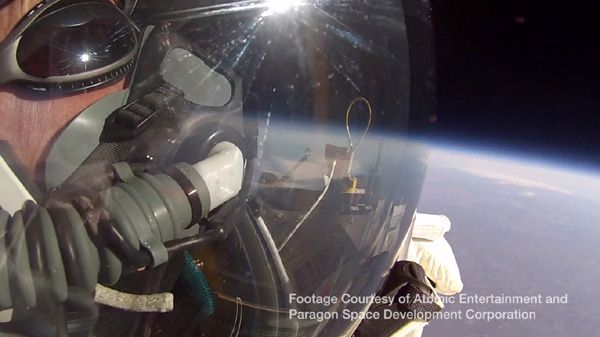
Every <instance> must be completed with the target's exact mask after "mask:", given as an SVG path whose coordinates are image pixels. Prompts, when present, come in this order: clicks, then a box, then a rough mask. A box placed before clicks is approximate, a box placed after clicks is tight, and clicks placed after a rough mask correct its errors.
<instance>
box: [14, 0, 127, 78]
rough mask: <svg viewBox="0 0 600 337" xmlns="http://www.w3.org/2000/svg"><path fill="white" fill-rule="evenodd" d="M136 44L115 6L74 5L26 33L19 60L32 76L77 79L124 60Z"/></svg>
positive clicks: (53, 14)
mask: <svg viewBox="0 0 600 337" xmlns="http://www.w3.org/2000/svg"><path fill="white" fill-rule="evenodd" d="M75 19H76V20H75ZM135 43H136V42H135V36H134V32H133V30H132V26H131V24H130V23H129V22H128V21H127V20H126V19H125V18H124V17H123V16H122V14H121V13H120V12H119V11H118V10H117V9H116V8H114V7H112V6H111V5H109V4H99V3H91V4H90V3H86V4H85V5H80V6H77V5H71V6H68V7H64V8H62V9H59V10H57V11H55V12H53V13H51V14H48V15H46V16H43V17H42V18H41V19H40V20H38V21H36V22H35V23H34V24H33V25H32V26H31V27H30V28H29V29H28V30H26V31H25V33H24V34H23V36H22V37H21V40H20V43H19V47H18V50H17V60H18V62H19V65H20V66H21V68H22V70H23V71H24V72H25V73H27V74H29V75H33V76H37V77H49V76H66V75H74V74H80V73H83V72H88V71H93V70H97V69H100V68H102V67H105V66H109V65H111V64H114V63H116V62H118V61H120V60H122V59H123V58H124V57H126V56H127V55H128V54H130V53H131V52H132V51H133V50H134V49H135Z"/></svg>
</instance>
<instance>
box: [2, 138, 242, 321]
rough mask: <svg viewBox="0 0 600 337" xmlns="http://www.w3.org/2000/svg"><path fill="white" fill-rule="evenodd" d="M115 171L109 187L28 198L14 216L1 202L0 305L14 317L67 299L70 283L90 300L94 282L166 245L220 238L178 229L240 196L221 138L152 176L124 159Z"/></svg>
mask: <svg viewBox="0 0 600 337" xmlns="http://www.w3.org/2000/svg"><path fill="white" fill-rule="evenodd" d="M132 166H134V165H132ZM113 170H114V174H115V179H114V181H113V184H112V186H110V187H108V188H106V189H104V190H102V191H101V192H100V193H99V195H98V196H97V197H95V198H93V199H92V198H90V197H87V196H83V195H81V196H76V197H70V198H69V200H61V199H50V200H48V201H47V202H46V203H45V204H44V206H40V205H37V204H35V203H34V202H33V201H27V202H25V204H24V206H23V207H22V209H21V210H19V211H17V212H16V213H15V214H13V215H12V216H11V215H10V214H9V213H8V212H6V211H4V210H2V209H1V208H0V259H1V260H0V310H5V309H13V315H12V319H11V320H12V321H18V320H22V319H26V318H28V316H29V315H30V314H31V309H32V308H36V307H40V306H41V307H44V309H46V307H48V309H49V310H47V312H52V308H55V307H61V306H62V305H64V304H65V303H67V302H69V303H71V304H72V301H73V291H74V289H77V291H81V293H83V294H84V295H85V296H87V295H89V297H90V298H93V296H92V295H93V294H94V289H95V287H96V284H97V283H100V284H103V285H114V284H115V283H116V282H117V281H118V280H119V279H120V277H121V275H122V274H123V273H125V272H128V271H135V270H140V269H142V268H151V267H156V266H158V265H161V264H163V263H165V262H167V261H168V259H169V256H170V255H172V250H173V249H172V248H175V249H179V248H184V249H185V248H186V247H189V246H190V245H191V244H192V243H193V242H194V240H196V241H198V242H207V241H209V240H213V241H214V240H217V239H218V238H220V237H221V236H220V235H219V233H216V234H215V233H207V234H205V235H204V236H203V237H198V235H192V236H190V234H184V233H189V231H185V230H186V229H187V228H189V227H190V226H191V225H193V224H195V223H197V222H198V221H199V220H201V219H202V218H206V217H207V215H208V213H209V212H210V211H211V210H213V209H215V208H216V207H218V206H220V205H221V204H223V203H225V202H227V201H228V200H229V199H231V198H233V197H234V196H236V195H237V194H238V192H239V191H240V189H241V187H242V180H243V172H244V158H243V154H242V152H241V151H240V149H239V148H238V147H237V146H236V145H234V144H232V143H229V142H220V143H218V144H216V145H215V146H214V147H213V148H212V150H211V151H210V152H209V153H208V157H207V158H206V159H204V160H201V161H199V162H197V163H195V164H188V163H177V164H175V165H172V166H170V167H169V168H167V169H166V170H165V171H164V172H159V173H154V174H151V173H148V172H143V171H141V172H138V171H136V172H134V170H132V168H131V166H129V164H127V163H117V164H114V165H113ZM184 231H185V232H184ZM4 233H6V235H4ZM186 235H187V236H186ZM207 238H208V239H207ZM169 242H173V243H174V244H173V245H170V243H169ZM85 296H84V297H85Z"/></svg>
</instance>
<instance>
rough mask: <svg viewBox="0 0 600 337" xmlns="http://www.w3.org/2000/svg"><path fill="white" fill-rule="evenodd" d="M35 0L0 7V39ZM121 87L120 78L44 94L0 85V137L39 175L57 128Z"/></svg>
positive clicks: (29, 169)
mask: <svg viewBox="0 0 600 337" xmlns="http://www.w3.org/2000/svg"><path fill="white" fill-rule="evenodd" d="M38 2H39V0H14V1H12V2H9V3H8V4H7V5H6V6H4V7H3V8H1V9H0V40H4V38H5V37H6V36H7V35H8V34H9V33H10V31H11V30H12V29H13V27H14V26H15V25H16V24H17V22H18V21H19V20H20V19H21V18H22V17H23V16H24V15H25V14H26V13H27V12H28V11H29V10H30V9H31V8H33V7H34V6H35V5H36V4H37V3H38ZM0 71H2V69H0ZM122 88H123V81H120V82H118V83H115V84H113V85H110V86H108V87H104V88H102V89H97V90H92V91H90V92H88V93H83V94H76V95H69V96H56V97H53V96H48V97H45V96H40V95H39V94H38V95H33V94H32V92H31V91H29V90H28V89H26V88H23V87H22V86H19V85H13V84H7V85H0V139H4V140H7V141H8V143H9V144H10V146H11V147H12V149H13V151H14V152H15V154H16V155H17V158H18V159H19V160H20V161H21V164H22V165H23V166H24V168H25V169H26V170H27V171H28V173H30V174H31V175H32V176H33V177H34V178H36V179H37V178H40V177H42V176H43V175H41V174H40V173H41V170H40V169H41V168H43V163H44V160H45V157H46V155H47V153H48V151H49V150H50V148H51V146H52V143H53V141H54V140H55V139H56V137H58V135H59V134H60V131H61V130H62V129H63V128H64V127H66V126H67V125H68V124H69V122H70V121H71V120H73V118H75V117H76V116H77V115H78V114H79V112H81V111H82V110H84V109H85V108H87V107H88V106H90V105H91V104H92V103H93V102H95V101H96V100H98V99H100V98H102V97H104V96H106V95H107V94H110V93H112V92H115V91H119V90H121V89H122ZM38 180H39V179H38Z"/></svg>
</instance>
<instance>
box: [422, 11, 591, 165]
mask: <svg viewBox="0 0 600 337" xmlns="http://www.w3.org/2000/svg"><path fill="white" fill-rule="evenodd" d="M432 5H433V13H434V22H435V31H436V49H437V67H438V68H437V76H438V106H437V107H438V109H437V113H438V121H437V123H436V124H435V126H434V130H435V131H436V133H435V134H436V135H442V136H444V137H446V138H451V139H456V140H461V141H470V142H473V141H477V143H481V142H483V143H489V144H490V145H501V146H504V147H508V148H509V149H510V148H514V149H520V150H522V151H526V152H532V153H543V154H544V155H546V156H549V157H553V158H555V159H558V158H568V159H573V160H576V161H580V162H583V163H586V164H592V165H594V166H600V3H599V2H598V1H593V0H589V1H580V2H577V1H560V2H558V1H537V0H535V1H531V0H529V1H528V0H520V1H518V0H432Z"/></svg>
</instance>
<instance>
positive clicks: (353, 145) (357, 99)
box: [346, 96, 373, 152]
mask: <svg viewBox="0 0 600 337" xmlns="http://www.w3.org/2000/svg"><path fill="white" fill-rule="evenodd" d="M360 101H362V102H364V103H365V104H366V105H367V108H368V109H369V121H368V122H367V127H366V128H365V131H364V132H363V134H362V136H361V137H360V139H359V140H358V142H357V143H356V144H352V134H351V133H350V112H351V111H352V107H354V104H356V103H357V102H360ZM372 117H373V110H372V109H371V103H369V100H368V99H366V98H365V97H362V96H361V97H357V98H355V99H353V100H352V102H350V104H349V105H348V109H346V131H347V132H348V141H349V142H350V150H351V151H353V152H354V149H356V148H357V147H358V145H359V144H360V143H361V142H362V141H363V139H365V137H366V136H367V132H369V128H370V127H371V119H372Z"/></svg>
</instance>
